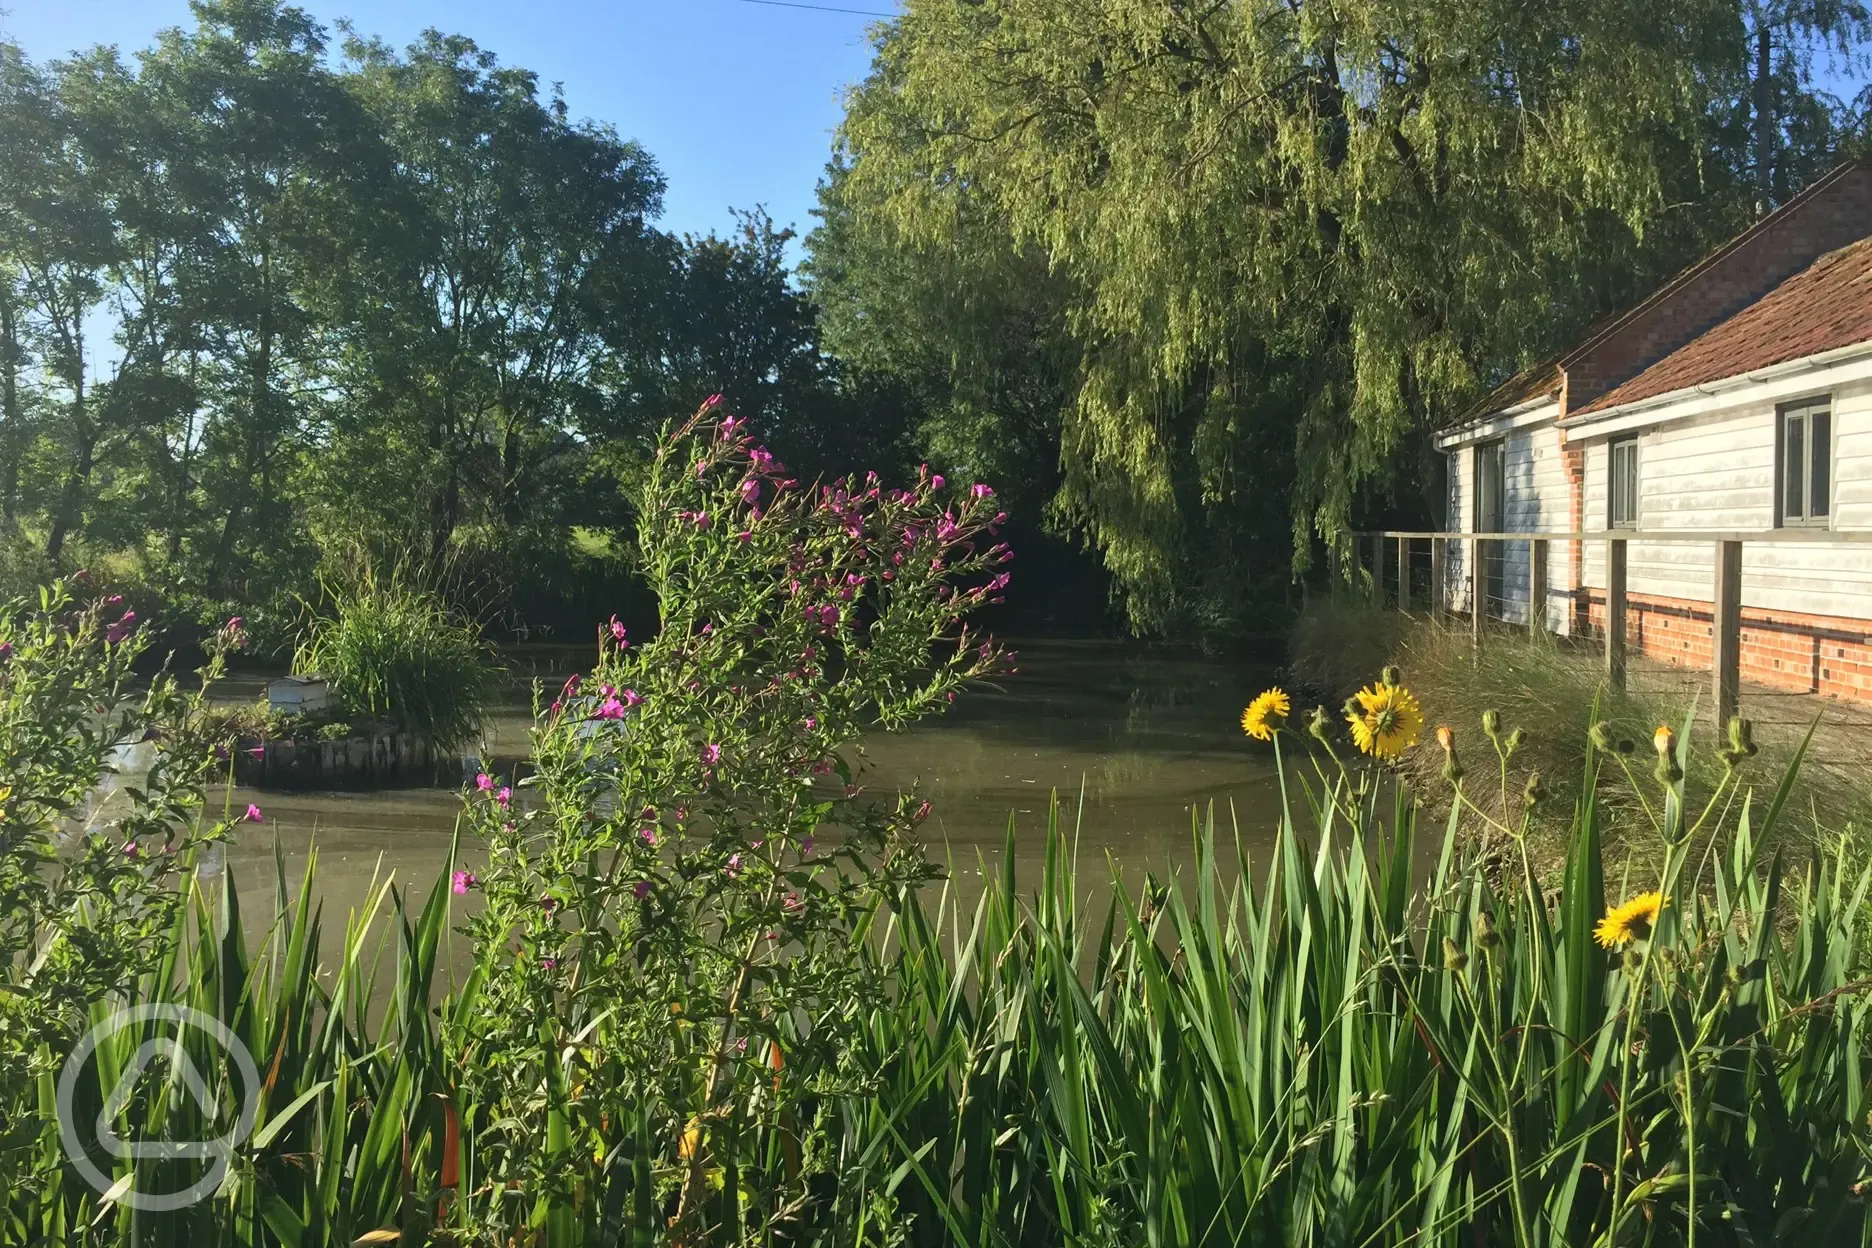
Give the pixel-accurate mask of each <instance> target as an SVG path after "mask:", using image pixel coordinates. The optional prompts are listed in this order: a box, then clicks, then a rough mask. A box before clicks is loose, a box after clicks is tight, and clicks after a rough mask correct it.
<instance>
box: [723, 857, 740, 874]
mask: <svg viewBox="0 0 1872 1248" xmlns="http://www.w3.org/2000/svg"><path fill="white" fill-rule="evenodd" d="M722 874H723V875H726V876H727V877H728V878H729V879H731V880H732V879H734V878H735V877H736V876H738V875H740V874H741V855H740V854H730V855H728V863H727V865H726V866H724V867H723V868H722Z"/></svg>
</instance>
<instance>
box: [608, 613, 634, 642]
mask: <svg viewBox="0 0 1872 1248" xmlns="http://www.w3.org/2000/svg"><path fill="white" fill-rule="evenodd" d="M611 639H612V640H613V641H615V642H617V643H618V645H620V646H626V645H629V644H630V643H629V642H627V641H625V640H624V625H623V624H621V623H619V621H618V618H617V616H615V615H614V616H612V617H611Z"/></svg>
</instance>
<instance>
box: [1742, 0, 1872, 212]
mask: <svg viewBox="0 0 1872 1248" xmlns="http://www.w3.org/2000/svg"><path fill="white" fill-rule="evenodd" d="M1742 36H1743V40H1744V44H1745V50H1744V53H1743V58H1742V59H1743V60H1744V62H1745V64H1746V65H1747V69H1746V72H1745V73H1744V75H1743V80H1744V82H1745V83H1746V86H1747V89H1746V91H1745V92H1743V93H1741V95H1740V97H1739V98H1738V99H1737V100H1736V104H1735V114H1736V117H1737V119H1738V120H1739V121H1742V122H1743V123H1745V124H1746V126H1747V128H1748V142H1749V144H1750V157H1749V159H1750V165H1751V169H1752V172H1753V175H1754V186H1755V212H1756V215H1758V216H1759V215H1761V214H1763V213H1766V212H1767V211H1768V210H1769V209H1771V208H1773V207H1774V206H1775V205H1777V204H1779V203H1781V202H1782V201H1783V200H1785V199H1786V198H1787V197H1788V196H1789V195H1791V194H1792V193H1793V192H1794V191H1795V190H1798V189H1799V187H1800V185H1801V183H1803V182H1805V181H1806V180H1807V179H1809V178H1811V177H1812V176H1813V175H1814V174H1816V173H1819V172H1822V171H1824V169H1825V168H1826V164H1827V162H1828V160H1829V159H1830V157H1831V156H1832V154H1833V153H1834V152H1835V151H1836V150H1837V148H1838V147H1839V145H1840V143H1841V141H1843V139H1844V138H1845V136H1847V135H1850V134H1851V132H1852V131H1853V129H1854V128H1855V127H1856V125H1857V124H1858V122H1859V118H1860V116H1861V115H1862V112H1863V107H1864V106H1863V105H1861V104H1859V103H1858V102H1857V101H1853V102H1847V101H1841V100H1837V99H1830V98H1828V97H1826V96H1825V95H1822V94H1819V93H1817V92H1816V90H1815V82H1814V77H1815V75H1814V69H1815V62H1816V60H1817V59H1818V58H1820V57H1821V56H1823V55H1824V56H1827V57H1828V58H1829V59H1830V60H1832V61H1833V62H1834V63H1835V67H1836V68H1838V69H1840V70H1841V71H1844V72H1847V73H1850V72H1851V71H1852V70H1854V69H1856V68H1859V67H1862V66H1864V65H1865V64H1866V55H1865V51H1864V48H1865V44H1866V41H1867V40H1868V39H1872V11H1868V9H1867V8H1866V5H1865V4H1864V3H1862V2H1861V0H1747V2H1746V3H1745V4H1744V5H1743V6H1742Z"/></svg>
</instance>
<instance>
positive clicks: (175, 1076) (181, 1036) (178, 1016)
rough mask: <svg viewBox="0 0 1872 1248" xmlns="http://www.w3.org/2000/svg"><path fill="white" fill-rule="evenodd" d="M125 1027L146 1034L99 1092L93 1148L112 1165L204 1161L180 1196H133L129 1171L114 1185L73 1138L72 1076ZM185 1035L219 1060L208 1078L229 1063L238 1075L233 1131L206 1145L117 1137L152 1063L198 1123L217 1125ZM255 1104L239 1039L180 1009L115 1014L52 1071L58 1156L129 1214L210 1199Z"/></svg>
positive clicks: (208, 1087)
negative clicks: (195, 1036)
mask: <svg viewBox="0 0 1872 1248" xmlns="http://www.w3.org/2000/svg"><path fill="white" fill-rule="evenodd" d="M149 1023H173V1024H174V1025H175V1026H174V1028H173V1032H172V1033H162V1032H161V1029H151V1028H147V1027H145V1025H146V1024H149ZM132 1027H142V1028H144V1030H145V1031H147V1032H148V1033H149V1034H146V1035H145V1036H144V1038H143V1040H142V1043H140V1044H139V1045H138V1046H137V1048H136V1051H135V1052H133V1053H131V1054H130V1055H129V1056H128V1058H126V1059H125V1060H124V1061H123V1062H122V1063H121V1069H122V1071H123V1073H122V1074H121V1075H119V1076H118V1078H117V1082H116V1085H115V1086H114V1087H111V1088H108V1089H105V1094H104V1108H103V1109H102V1110H100V1111H99V1113H98V1116H97V1121H96V1122H95V1123H94V1124H93V1125H94V1127H95V1129H96V1130H95V1145H96V1148H97V1149H98V1150H100V1151H102V1152H104V1153H105V1154H107V1155H109V1156H111V1157H114V1158H116V1159H117V1160H119V1161H132V1162H134V1161H142V1160H145V1159H152V1158H153V1159H156V1160H160V1161H175V1160H189V1159H193V1160H205V1161H207V1162H208V1167H207V1172H206V1173H204V1174H203V1175H202V1176H201V1177H200V1178H198V1179H196V1180H195V1182H194V1183H192V1184H190V1185H189V1186H188V1187H186V1188H184V1189H182V1190H181V1191H179V1192H139V1191H137V1190H136V1187H135V1183H134V1178H135V1173H136V1171H135V1170H134V1169H132V1171H131V1173H130V1174H128V1175H125V1176H124V1177H123V1178H121V1179H113V1178H112V1177H111V1176H110V1175H108V1174H106V1173H104V1171H102V1170H100V1169H99V1168H98V1166H97V1164H96V1163H95V1162H94V1161H93V1160H92V1154H91V1150H90V1149H87V1148H86V1146H85V1141H84V1139H83V1138H82V1137H81V1136H80V1134H79V1125H80V1124H79V1122H78V1114H77V1110H76V1108H75V1101H76V1096H77V1091H78V1076H79V1074H80V1072H81V1071H83V1069H84V1067H85V1063H86V1062H88V1061H90V1060H91V1056H92V1054H94V1053H96V1052H97V1048H98V1045H99V1044H101V1043H103V1042H105V1041H107V1040H111V1039H114V1038H115V1037H116V1036H117V1034H118V1033H119V1032H122V1031H125V1030H127V1029H129V1028H132ZM191 1031H194V1032H199V1033H200V1034H201V1036H202V1037H203V1038H204V1039H205V1040H206V1042H207V1043H208V1044H209V1045H210V1047H211V1048H213V1049H216V1050H219V1052H220V1054H221V1057H222V1059H223V1062H222V1070H221V1071H215V1070H210V1071H209V1072H208V1073H209V1074H210V1075H219V1074H222V1073H225V1071H226V1063H228V1062H232V1064H233V1067H234V1070H235V1071H236V1072H238V1078H239V1082H240V1112H239V1114H238V1115H237V1116H236V1118H235V1120H234V1122H233V1124H232V1126H231V1127H230V1128H229V1129H228V1130H227V1131H226V1132H225V1133H224V1134H222V1135H220V1136H217V1137H216V1138H214V1139H212V1140H143V1139H134V1138H133V1139H129V1140H126V1139H124V1138H123V1137H122V1136H120V1135H118V1134H117V1127H116V1121H117V1117H118V1115H119V1114H121V1113H122V1112H123V1108H124V1106H125V1105H127V1104H129V1103H130V1098H131V1097H132V1096H134V1095H135V1094H136V1089H137V1084H138V1083H139V1082H140V1081H141V1080H142V1078H143V1075H144V1072H145V1071H147V1070H148V1069H149V1067H150V1065H151V1064H152V1063H153V1062H155V1061H156V1060H157V1059H159V1058H160V1059H163V1060H164V1062H165V1063H166V1065H167V1071H166V1073H165V1074H164V1076H163V1078H164V1080H165V1081H166V1082H167V1083H168V1084H169V1085H170V1086H171V1088H172V1089H173V1091H174V1094H175V1095H181V1096H187V1097H189V1098H190V1099H191V1100H193V1101H194V1102H195V1104H196V1107H197V1108H198V1110H199V1111H200V1114H201V1118H202V1120H203V1121H204V1122H209V1123H217V1122H218V1121H219V1119H220V1118H221V1113H220V1101H219V1098H218V1097H217V1096H216V1094H215V1091H214V1088H213V1085H212V1084H211V1083H210V1081H209V1079H207V1078H204V1077H203V1072H202V1070H201V1068H200V1067H199V1066H197V1065H196V1064H195V1059H194V1058H193V1057H191V1056H190V1055H189V1052H188V1048H187V1046H186V1045H185V1043H184V1041H185V1040H186V1039H187V1038H188V1033H189V1032H191ZM101 1073H102V1072H100V1074H101ZM259 1101H260V1072H259V1070H258V1068H256V1067H255V1065H254V1059H253V1054H251V1053H249V1052H248V1051H247V1046H246V1045H245V1044H242V1043H241V1040H240V1037H239V1036H236V1035H235V1034H234V1033H233V1032H232V1031H230V1030H228V1028H227V1026H226V1025H225V1024H224V1023H222V1022H221V1020H220V1019H218V1018H214V1017H212V1016H211V1015H208V1014H204V1013H202V1012H201V1011H200V1010H193V1009H190V1008H189V1007H188V1006H185V1005H169V1004H149V1005H137V1006H132V1007H131V1008H129V1009H127V1010H119V1011H117V1012H116V1013H115V1014H112V1015H111V1016H110V1017H109V1018H107V1019H105V1020H104V1021H103V1022H101V1023H99V1024H98V1025H97V1026H95V1027H93V1028H92V1029H91V1030H90V1031H88V1032H86V1033H85V1034H84V1038H83V1039H81V1040H79V1041H78V1047H77V1048H75V1049H73V1050H72V1053H71V1056H70V1057H68V1058H66V1059H65V1068H64V1069H63V1070H61V1071H60V1072H59V1080H58V1115H59V1138H60V1140H61V1141H62V1142H63V1143H64V1145H65V1155H66V1156H67V1157H69V1158H70V1159H71V1163H72V1165H73V1166H75V1167H76V1168H77V1170H78V1173H79V1174H80V1175H82V1176H84V1180H85V1182H87V1183H89V1184H90V1185H91V1186H92V1187H93V1188H94V1189H96V1191H97V1192H98V1194H99V1195H101V1196H105V1197H107V1198H109V1199H111V1200H114V1201H116V1202H117V1203H118V1204H120V1205H124V1206H126V1207H128V1208H131V1209H148V1210H151V1211H154V1212H163V1211H165V1210H171V1209H183V1208H186V1207H187V1206H189V1205H192V1204H195V1203H196V1202H197V1201H200V1200H202V1199H204V1198H206V1197H208V1196H210V1195H212V1194H213V1193H214V1192H215V1190H216V1189H217V1188H219V1187H220V1186H221V1181H222V1180H223V1179H224V1178H226V1177H227V1172H228V1166H229V1164H230V1163H231V1162H232V1160H233V1157H234V1150H235V1149H236V1148H239V1147H240V1146H241V1145H242V1144H243V1143H245V1142H246V1140H247V1137H248V1136H249V1135H251V1134H252V1133H253V1126H254V1114H255V1113H256V1111H257V1110H258V1108H259Z"/></svg>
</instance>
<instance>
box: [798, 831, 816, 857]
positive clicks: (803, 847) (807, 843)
mask: <svg viewBox="0 0 1872 1248" xmlns="http://www.w3.org/2000/svg"><path fill="white" fill-rule="evenodd" d="M812 849H813V838H812V837H811V836H810V835H809V836H807V838H806V839H805V840H803V841H801V842H800V846H799V852H800V857H802V858H810V857H812Z"/></svg>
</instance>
